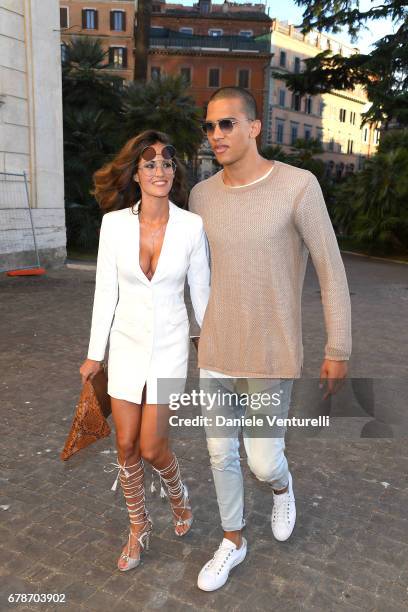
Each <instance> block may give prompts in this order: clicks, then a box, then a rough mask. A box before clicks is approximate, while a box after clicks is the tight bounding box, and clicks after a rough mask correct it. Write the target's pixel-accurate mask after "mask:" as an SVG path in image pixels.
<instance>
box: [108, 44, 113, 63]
mask: <svg viewBox="0 0 408 612" xmlns="http://www.w3.org/2000/svg"><path fill="white" fill-rule="evenodd" d="M112 64H113V47H109V65H110V66H112Z"/></svg>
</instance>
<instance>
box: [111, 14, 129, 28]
mask: <svg viewBox="0 0 408 612" xmlns="http://www.w3.org/2000/svg"><path fill="white" fill-rule="evenodd" d="M110 29H111V30H114V31H115V32H124V31H125V30H126V13H125V11H111V12H110Z"/></svg>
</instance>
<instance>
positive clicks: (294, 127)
mask: <svg viewBox="0 0 408 612" xmlns="http://www.w3.org/2000/svg"><path fill="white" fill-rule="evenodd" d="M297 139H298V124H297V123H292V124H291V126H290V144H291V145H294V144H295V142H296V141H297Z"/></svg>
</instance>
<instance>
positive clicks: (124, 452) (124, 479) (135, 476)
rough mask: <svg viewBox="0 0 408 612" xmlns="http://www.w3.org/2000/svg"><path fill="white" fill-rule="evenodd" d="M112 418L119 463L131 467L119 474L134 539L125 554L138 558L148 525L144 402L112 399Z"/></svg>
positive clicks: (123, 564) (121, 563) (123, 565)
mask: <svg viewBox="0 0 408 612" xmlns="http://www.w3.org/2000/svg"><path fill="white" fill-rule="evenodd" d="M111 405H112V418H113V422H114V425H115V431H116V447H117V451H118V463H119V464H120V465H121V466H124V467H125V468H126V469H127V468H128V469H127V472H126V473H127V474H128V476H126V473H125V472H124V470H121V471H120V473H119V480H120V483H121V485H122V489H123V492H124V495H125V500H126V504H127V507H128V512H129V519H130V533H131V535H130V540H128V542H127V543H126V544H125V546H124V548H123V551H122V552H123V554H127V555H128V556H129V557H138V556H139V551H140V542H139V541H138V539H137V537H138V535H139V534H140V533H141V532H142V531H143V530H144V529H145V528H146V523H147V515H146V511H145V507H144V475H143V461H141V455H140V429H141V415H142V408H141V406H140V404H135V403H133V402H128V401H126V400H120V399H117V398H113V397H112V398H111ZM126 566H127V561H126V560H125V559H123V558H120V559H119V561H118V567H119V568H122V569H123V568H126Z"/></svg>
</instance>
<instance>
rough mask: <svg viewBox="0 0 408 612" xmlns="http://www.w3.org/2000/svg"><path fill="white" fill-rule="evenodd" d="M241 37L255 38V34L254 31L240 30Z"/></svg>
mask: <svg viewBox="0 0 408 612" xmlns="http://www.w3.org/2000/svg"><path fill="white" fill-rule="evenodd" d="M239 35H240V36H248V37H250V36H253V35H254V33H253V31H252V30H240V31H239Z"/></svg>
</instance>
